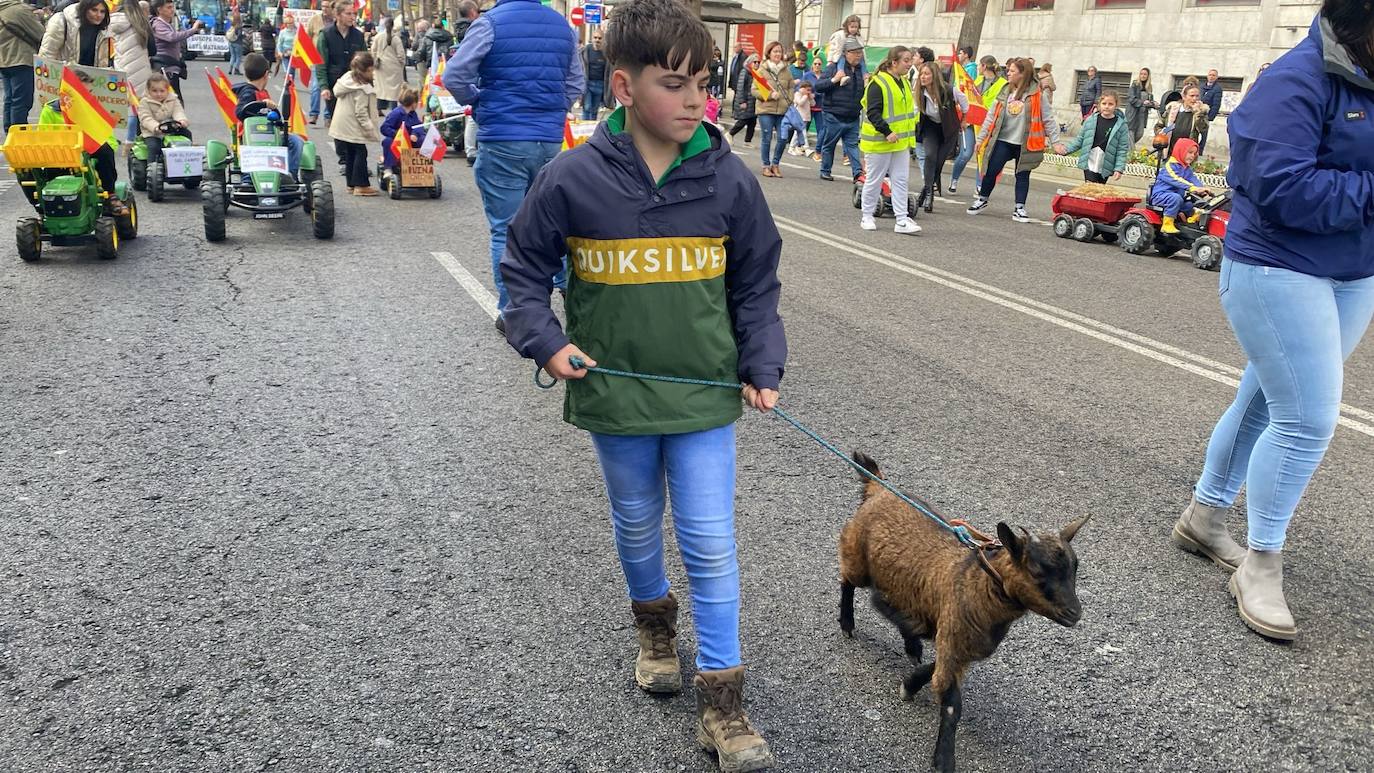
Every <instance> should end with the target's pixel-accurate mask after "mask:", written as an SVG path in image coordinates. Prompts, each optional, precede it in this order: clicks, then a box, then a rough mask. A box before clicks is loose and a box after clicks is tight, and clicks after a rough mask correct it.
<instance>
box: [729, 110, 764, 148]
mask: <svg viewBox="0 0 1374 773" xmlns="http://www.w3.org/2000/svg"><path fill="white" fill-rule="evenodd" d="M758 123H759V117H758V116H757V115H749V114H747V113H746V114H744V115H741V116H739V120H737V121H735V125H734V126H731V127H730V136H731V137H734V136H735V135H736V134H739V130H740V129H744V141H745V142H753V141H754V127H755V126H757V125H758Z"/></svg>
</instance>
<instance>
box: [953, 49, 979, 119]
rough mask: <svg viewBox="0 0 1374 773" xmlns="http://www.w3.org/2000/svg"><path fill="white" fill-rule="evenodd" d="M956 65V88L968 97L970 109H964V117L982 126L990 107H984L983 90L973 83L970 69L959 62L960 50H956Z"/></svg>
mask: <svg viewBox="0 0 1374 773" xmlns="http://www.w3.org/2000/svg"><path fill="white" fill-rule="evenodd" d="M955 54H956V55H955V57H954V65H953V67H952V68H951V69H952V70H953V71H954V88H956V89H958V90H959V91H961V92H963V94H964V96H965V97H967V98H968V110H966V111H964V116H963V119H964V121H965V122H966V123H969V124H972V125H973V126H982V125H983V121H984V120H986V119H987V117H988V109H987V108H986V107H983V92H981V91H979V90H978V86H976V85H975V84H974V83H973V79H972V78H970V77H968V71H966V70H965V69H964V66H963V65H961V64H959V57H958V55H957V54H958V52H957V51H956V52H955Z"/></svg>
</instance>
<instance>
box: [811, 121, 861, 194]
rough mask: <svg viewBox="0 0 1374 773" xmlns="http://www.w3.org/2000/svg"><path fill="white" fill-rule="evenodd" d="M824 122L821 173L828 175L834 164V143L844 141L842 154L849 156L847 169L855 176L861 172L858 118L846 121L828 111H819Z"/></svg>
mask: <svg viewBox="0 0 1374 773" xmlns="http://www.w3.org/2000/svg"><path fill="white" fill-rule="evenodd" d="M821 120H822V121H824V122H825V141H824V142H822V143H821V148H820V150H821V174H825V175H828V174H830V170H831V169H832V168H834V166H835V144H836V143H844V154H845V155H846V156H849V169H850V171H851V172H853V173H854V177H855V178H857V177H858V176H859V175H860V174H862V173H863V166H862V162H861V161H860V160H859V119H858V118H857V117H855V118H854V120H852V121H846V120H844V119H842V118H836V117H835V116H834V115H832V114H830V113H821Z"/></svg>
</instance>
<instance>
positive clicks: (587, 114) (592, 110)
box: [582, 81, 606, 121]
mask: <svg viewBox="0 0 1374 773" xmlns="http://www.w3.org/2000/svg"><path fill="white" fill-rule="evenodd" d="M605 88H606V84H605V82H604V81H596V82H595V83H593V82H591V81H588V82H587V91H586V92H585V93H583V95H582V120H584V121H595V120H596V116H597V111H598V110H600V109H601V100H602V99H603V98H604V97H605V93H606V92H605Z"/></svg>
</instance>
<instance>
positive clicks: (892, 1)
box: [886, 0, 916, 13]
mask: <svg viewBox="0 0 1374 773" xmlns="http://www.w3.org/2000/svg"><path fill="white" fill-rule="evenodd" d="M915 10H916V0H887V11H886V13H913V12H915Z"/></svg>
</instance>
